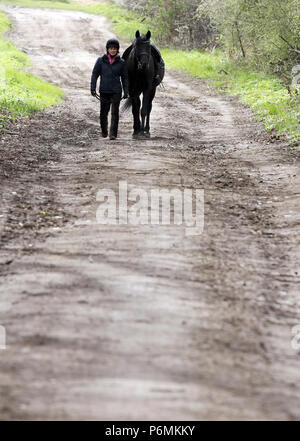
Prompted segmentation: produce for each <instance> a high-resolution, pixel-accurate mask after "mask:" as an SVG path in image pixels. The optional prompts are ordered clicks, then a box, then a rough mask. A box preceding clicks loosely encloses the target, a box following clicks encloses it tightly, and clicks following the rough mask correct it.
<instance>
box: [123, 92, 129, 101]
mask: <svg viewBox="0 0 300 441" xmlns="http://www.w3.org/2000/svg"><path fill="white" fill-rule="evenodd" d="M127 98H128V93H127V92H124V95H123V96H122V100H126V99H127Z"/></svg>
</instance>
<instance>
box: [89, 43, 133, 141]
mask: <svg viewBox="0 0 300 441" xmlns="http://www.w3.org/2000/svg"><path fill="white" fill-rule="evenodd" d="M119 50H120V44H119V42H118V40H116V39H115V38H112V39H110V40H108V41H107V43H106V51H107V52H106V54H104V55H103V56H102V57H99V58H98V59H97V61H96V63H95V66H94V68H93V72H92V77H91V94H92V96H96V85H97V80H98V78H99V76H100V88H99V92H100V126H101V132H102V136H103V138H106V137H107V136H108V113H109V111H110V108H111V125H110V130H109V138H110V139H116V138H117V136H118V125H119V107H120V101H121V99H122V98H124V99H126V98H128V73H127V68H126V65H125V61H124V60H123V59H122V58H121V57H120V54H119ZM121 83H122V84H121ZM122 87H123V91H124V95H123V97H122Z"/></svg>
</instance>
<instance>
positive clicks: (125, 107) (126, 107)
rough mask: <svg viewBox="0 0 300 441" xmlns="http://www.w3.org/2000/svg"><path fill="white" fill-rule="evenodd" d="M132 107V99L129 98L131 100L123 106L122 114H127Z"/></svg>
mask: <svg viewBox="0 0 300 441" xmlns="http://www.w3.org/2000/svg"><path fill="white" fill-rule="evenodd" d="M131 106H132V98H131V97H129V98H127V100H126V101H125V102H124V104H123V106H122V108H121V111H122V112H127V111H128V110H129V109H130V107H131Z"/></svg>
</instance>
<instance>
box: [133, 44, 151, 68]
mask: <svg viewBox="0 0 300 441" xmlns="http://www.w3.org/2000/svg"><path fill="white" fill-rule="evenodd" d="M141 44H142V45H144V46H146V45H147V46H149V47H150V40H141V41H139V45H141ZM138 55H139V57H138V56H137V44H136V42H135V45H134V56H135V58H136V61H137V66H138V70H142V68H143V66H142V63H141V61H140V60H139V58H140V57H141V56H143V55H146V56H147V58H148V63H147V67H149V63H150V53H149V52H148V51H145V50H141V51H139V54H138Z"/></svg>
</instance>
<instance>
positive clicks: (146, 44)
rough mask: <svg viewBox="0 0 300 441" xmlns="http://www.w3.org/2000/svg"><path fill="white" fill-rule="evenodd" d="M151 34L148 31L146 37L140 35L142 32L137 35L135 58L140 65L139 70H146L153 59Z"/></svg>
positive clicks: (137, 32)
mask: <svg viewBox="0 0 300 441" xmlns="http://www.w3.org/2000/svg"><path fill="white" fill-rule="evenodd" d="M150 37H151V32H150V31H148V32H147V34H146V35H144V34H140V31H136V33H135V38H136V40H135V42H134V48H135V57H136V60H137V64H138V69H139V70H145V69H146V68H147V66H148V65H149V61H150V57H151V46H150Z"/></svg>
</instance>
